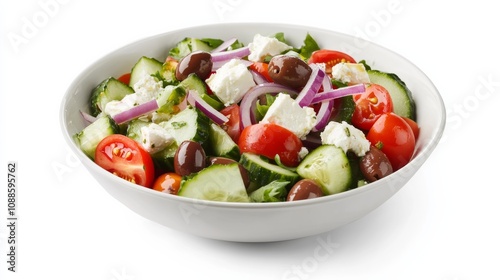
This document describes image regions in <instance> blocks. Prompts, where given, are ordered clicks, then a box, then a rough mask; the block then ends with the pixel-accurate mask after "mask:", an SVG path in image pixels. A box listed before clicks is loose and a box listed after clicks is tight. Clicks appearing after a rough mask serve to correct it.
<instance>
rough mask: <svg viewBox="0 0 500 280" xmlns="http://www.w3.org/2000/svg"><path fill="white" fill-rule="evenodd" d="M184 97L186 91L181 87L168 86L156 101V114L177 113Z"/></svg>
mask: <svg viewBox="0 0 500 280" xmlns="http://www.w3.org/2000/svg"><path fill="white" fill-rule="evenodd" d="M185 97H186V91H185V90H184V88H183V87H180V86H172V85H168V86H166V87H165V90H164V91H162V92H161V93H160V95H159V96H158V98H157V99H156V101H157V102H158V107H159V108H158V110H156V111H157V112H158V113H165V114H172V113H176V112H177V111H178V109H177V105H179V104H180V103H181V102H182V101H183V100H184V98H185Z"/></svg>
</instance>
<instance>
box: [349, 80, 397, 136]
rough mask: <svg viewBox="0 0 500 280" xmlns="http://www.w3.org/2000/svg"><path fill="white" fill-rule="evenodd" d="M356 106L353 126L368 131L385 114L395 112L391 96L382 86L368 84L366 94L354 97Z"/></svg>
mask: <svg viewBox="0 0 500 280" xmlns="http://www.w3.org/2000/svg"><path fill="white" fill-rule="evenodd" d="M353 99H354V102H355V103H356V106H355V107H354V113H353V115H352V124H353V125H354V126H355V127H357V128H359V129H361V130H365V131H368V130H369V129H370V128H371V127H372V125H373V124H374V123H375V121H376V120H377V119H378V118H379V117H380V116H381V115H382V114H385V113H390V112H392V111H393V109H394V106H393V104H392V99H391V95H390V94H389V92H388V91H387V90H386V89H385V88H384V87H383V86H381V85H378V84H367V85H366V90H365V92H364V93H361V94H356V95H353Z"/></svg>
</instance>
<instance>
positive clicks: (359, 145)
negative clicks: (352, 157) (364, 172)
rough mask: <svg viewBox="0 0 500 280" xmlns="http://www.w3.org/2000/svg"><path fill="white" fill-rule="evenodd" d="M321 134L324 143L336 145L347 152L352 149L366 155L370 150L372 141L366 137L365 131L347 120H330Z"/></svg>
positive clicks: (358, 154) (356, 152)
mask: <svg viewBox="0 0 500 280" xmlns="http://www.w3.org/2000/svg"><path fill="white" fill-rule="evenodd" d="M320 136H321V143H322V144H324V145H335V146H337V147H339V148H341V149H342V150H344V152H345V153H347V151H352V152H354V153H355V154H356V155H357V156H358V157H362V156H364V155H365V154H366V152H368V150H370V141H368V140H367V139H366V137H365V134H364V133H363V131H361V130H359V129H357V128H356V127H354V126H352V125H350V124H348V123H347V122H345V121H342V123H339V122H334V121H331V122H329V123H328V125H327V126H326V127H325V129H324V130H323V132H321V135H320Z"/></svg>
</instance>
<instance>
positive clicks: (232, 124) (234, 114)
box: [220, 104, 241, 143]
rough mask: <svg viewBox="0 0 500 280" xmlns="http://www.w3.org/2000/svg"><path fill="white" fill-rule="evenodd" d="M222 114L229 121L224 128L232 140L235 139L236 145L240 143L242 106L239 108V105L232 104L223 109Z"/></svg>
mask: <svg viewBox="0 0 500 280" xmlns="http://www.w3.org/2000/svg"><path fill="white" fill-rule="evenodd" d="M220 112H221V113H222V114H223V115H224V116H226V117H227V118H228V119H229V121H228V122H227V123H225V124H224V125H223V126H222V128H223V129H224V130H225V131H226V132H227V134H229V136H231V139H233V141H234V142H235V143H238V140H239V139H240V133H241V129H240V106H238V104H232V105H229V106H228V107H226V108H224V109H222V110H221V111H220Z"/></svg>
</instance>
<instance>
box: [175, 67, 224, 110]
mask: <svg viewBox="0 0 500 280" xmlns="http://www.w3.org/2000/svg"><path fill="white" fill-rule="evenodd" d="M180 85H181V86H182V87H184V89H185V90H186V92H188V91H189V90H196V91H197V92H198V94H199V95H200V97H201V98H202V99H203V100H205V102H207V103H208V104H209V105H210V106H212V107H214V108H215V109H216V110H217V111H220V110H222V108H224V104H222V102H220V101H219V100H217V99H215V98H214V97H215V96H214V95H212V96H211V95H208V92H207V88H206V87H207V85H206V84H205V82H204V81H203V80H202V79H201V78H200V77H198V75H196V74H194V73H192V74H189V76H188V77H187V78H186V79H184V80H183V81H182V82H181V83H180Z"/></svg>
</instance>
